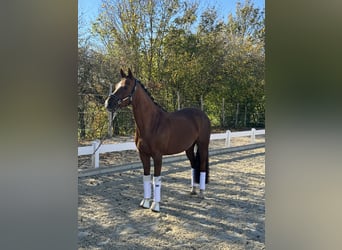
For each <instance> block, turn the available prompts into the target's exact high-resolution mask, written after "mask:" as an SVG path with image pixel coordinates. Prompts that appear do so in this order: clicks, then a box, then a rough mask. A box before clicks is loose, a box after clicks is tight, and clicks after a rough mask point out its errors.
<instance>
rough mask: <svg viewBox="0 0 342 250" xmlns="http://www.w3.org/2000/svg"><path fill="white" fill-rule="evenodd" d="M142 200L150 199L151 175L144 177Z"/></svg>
mask: <svg viewBox="0 0 342 250" xmlns="http://www.w3.org/2000/svg"><path fill="white" fill-rule="evenodd" d="M143 181H144V199H151V175H144V176H143Z"/></svg>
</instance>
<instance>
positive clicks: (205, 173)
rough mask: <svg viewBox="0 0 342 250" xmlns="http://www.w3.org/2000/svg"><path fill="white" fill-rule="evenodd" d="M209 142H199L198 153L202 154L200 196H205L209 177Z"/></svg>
mask: <svg viewBox="0 0 342 250" xmlns="http://www.w3.org/2000/svg"><path fill="white" fill-rule="evenodd" d="M208 146H209V143H202V144H199V148H198V153H199V155H200V180H199V185H200V197H202V198H203V197H204V190H205V184H206V183H207V182H208V179H209V165H208V164H209V163H208V157H209V152H208V151H209V148H208Z"/></svg>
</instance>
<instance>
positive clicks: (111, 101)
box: [105, 96, 119, 112]
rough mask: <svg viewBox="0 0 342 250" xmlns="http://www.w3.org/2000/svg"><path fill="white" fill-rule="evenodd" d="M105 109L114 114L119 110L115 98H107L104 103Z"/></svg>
mask: <svg viewBox="0 0 342 250" xmlns="http://www.w3.org/2000/svg"><path fill="white" fill-rule="evenodd" d="M105 108H106V109H107V110H108V111H109V112H115V111H116V110H117V109H118V108H119V105H118V103H117V100H116V98H113V96H109V97H108V98H107V99H106V101H105Z"/></svg>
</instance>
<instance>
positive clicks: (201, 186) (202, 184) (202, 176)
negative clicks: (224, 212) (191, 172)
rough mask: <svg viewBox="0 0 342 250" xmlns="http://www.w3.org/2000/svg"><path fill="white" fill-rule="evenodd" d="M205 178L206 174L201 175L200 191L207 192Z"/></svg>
mask: <svg viewBox="0 0 342 250" xmlns="http://www.w3.org/2000/svg"><path fill="white" fill-rule="evenodd" d="M205 176H206V172H201V173H200V190H205Z"/></svg>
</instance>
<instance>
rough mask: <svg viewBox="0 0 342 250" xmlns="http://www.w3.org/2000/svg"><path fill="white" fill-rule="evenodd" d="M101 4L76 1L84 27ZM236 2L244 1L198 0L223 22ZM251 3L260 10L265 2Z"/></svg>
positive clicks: (259, 0)
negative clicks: (207, 5) (211, 6)
mask: <svg viewBox="0 0 342 250" xmlns="http://www.w3.org/2000/svg"><path fill="white" fill-rule="evenodd" d="M101 2H102V0H78V15H80V14H81V13H82V16H83V17H82V18H83V19H84V22H85V23H86V26H88V25H90V23H91V22H92V21H93V20H95V19H96V17H97V15H98V10H99V8H100V6H101ZM237 2H242V3H243V2H244V0H213V1H210V0H200V3H201V4H202V3H209V4H210V5H215V6H217V10H218V11H219V13H218V16H219V17H220V18H222V19H223V20H224V21H226V20H227V17H228V14H230V13H232V12H235V8H236V3H237ZM251 2H252V3H253V4H254V6H255V7H258V8H260V9H263V8H264V7H265V0H251Z"/></svg>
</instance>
